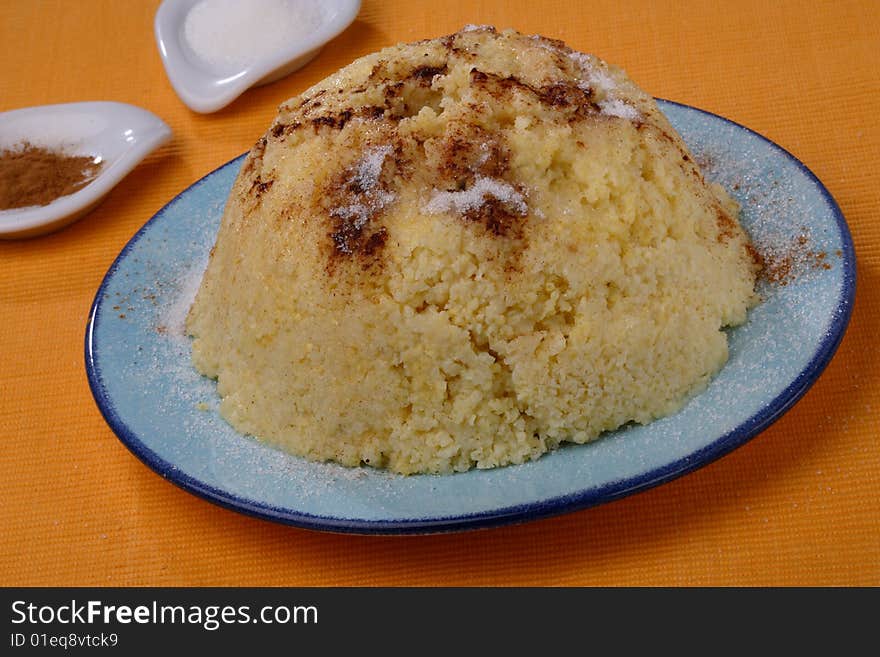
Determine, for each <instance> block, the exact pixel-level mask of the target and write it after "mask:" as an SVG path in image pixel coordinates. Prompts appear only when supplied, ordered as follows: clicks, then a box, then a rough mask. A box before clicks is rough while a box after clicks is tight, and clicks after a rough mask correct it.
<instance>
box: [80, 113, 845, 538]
mask: <svg viewBox="0 0 880 657" xmlns="http://www.w3.org/2000/svg"><path fill="white" fill-rule="evenodd" d="M656 101H657V103H658V106H659V107H660V109H661V111H662V109H663V106H664V105H671V106H677V107H680V108H684V109H686V110H691V111H694V112H697V113H698V114H704V115H707V116H709V117H712V118H713V119H719V120H721V121H722V122H724V123H727V124H731V125H732V126H734V127H735V128H737V129H739V130H742V131H745V132H747V133H750V134H751V135H753V136H755V137H757V138H758V139H760V140H761V141H763V142H765V143H766V144H768V145H769V146H770V147H771V148H772V149H774V150H775V151H777V152H778V153H779V154H781V155H783V156H784V157H785V158H786V159H788V160H790V161H791V162H793V163H794V164H795V165H796V166H797V168H798V169H800V171H801V172H802V173H803V174H805V175H806V176H807V178H808V179H809V180H810V182H812V183H813V185H815V187H816V188H817V189H818V191H819V192H820V194H821V196H822V197H823V199H824V201H825V203H826V204H827V206H828V207H829V208H830V209H831V211H832V215H833V217H834V221H835V224H836V227H837V230H838V234H839V236H840V241H841V245H840V250H841V256H840V261H841V267H842V278H843V281H842V288H841V293H840V297H839V299H838V303H837V307H836V308H834V309H833V310H832V311H831V312H832V321H831V325H830V326H829V328H828V330H827V331H826V333H825V335H824V336H823V338H822V340H821V342H820V343H819V345H818V347H817V349H816V350H815V352H814V353H813V355H812V357H811V358H810V360H809V362H808V363H807V364H806V365H805V366H804V367H803V368H802V369H801V371H800V372H799V373H798V374H797V376H795V377H794V378H793V379H792V381H791V382H790V383H789V384H788V385H787V386H786V387H785V388H784V389H783V390H782V391H781V392H780V393H779V394H778V395H776V396H775V397H774V398H773V399H772V400H771V401H770V402H768V403H767V404H764V405H763V406H762V407H761V408H760V409H759V410H758V411H757V412H756V413H753V414H751V415H750V416H749V417H748V418H746V419H745V420H743V421H742V422H740V423H738V424H737V426H735V427H734V428H733V429H731V430H730V431H728V432H726V433H724V434H722V435H720V436H718V437H717V438H716V439H714V440H713V441H712V442H711V443H709V444H708V445H706V446H704V447H702V448H700V449H698V450H696V451H694V452H691V453H689V454H687V455H686V456H684V457H681V458H678V459H676V460H674V461H671V462H669V463H666V464H664V465H661V466H659V467H655V468H652V469H650V470H647V471H645V472H641V473H639V474H638V475H636V476H631V477H628V478H624V479H620V480H615V481H612V482H609V483H606V484H603V485H601V486H599V487H597V488H589V489H584V490H580V491H577V492H574V493H570V494H567V495H561V496H556V497H551V498H547V499H541V500H537V501H531V502H526V503H522V504H516V505H511V506H506V507H499V508H495V509H490V510H487V511H480V512H473V513H465V514H456V515H447V516H432V517H423V518H398V519H377V520H365V519H358V518H343V517H334V516H324V515H316V514H310V513H306V512H303V511H297V510H295V509H290V508H286V507H280V506H275V505H272V504H267V503H263V502H260V501H258V500H252V499H248V498H245V497H242V496H239V495H236V494H234V493H230V492H228V491H225V490H223V489H221V488H218V487H216V486H213V485H210V484H206V483H205V482H203V481H201V480H199V479H197V478H196V477H193V476H191V475H189V474H187V473H186V472H183V471H182V470H180V469H179V468H178V467H177V466H175V465H174V464H173V463H171V462H169V461H167V460H166V459H164V458H163V457H161V456H159V455H158V454H157V453H156V452H155V451H154V450H153V449H151V448H150V447H148V446H147V445H146V444H145V443H144V442H143V441H142V440H141V439H140V437H139V436H138V435H137V434H136V433H135V432H133V431H132V430H130V429H129V428H128V426H127V425H126V424H125V422H124V421H123V420H122V418H121V417H120V416H119V415H118V413H117V412H116V408H115V406H114V404H113V401H112V399H111V398H110V396H109V394H108V392H107V390H106V388H105V386H104V385H103V382H102V379H101V368H100V363H99V361H100V356H99V355H98V354H97V352H96V351H95V349H94V342H93V338H94V332H95V327H96V325H97V323H98V322H99V321H100V315H99V313H98V310H99V308H100V306H101V304H102V301H103V297H104V293H105V290H106V287H107V286H108V284H109V282H110V279H111V278H112V277H113V274H114V273H115V272H116V271H117V269H118V268H119V266H120V264H121V263H122V262H123V261H124V260H125V258H126V257H127V256H128V254H129V252H130V251H131V250H132V249H133V248H134V246H135V245H136V244H137V243H138V242H139V241H140V239H141V238H142V237H143V236H144V234H145V232H146V231H147V230H148V229H149V227H150V225H151V224H152V223H153V221H155V220H156V219H158V218H159V217H160V216H162V215H163V214H164V213H165V212H166V211H167V210H168V208H169V207H170V206H172V205H173V204H174V203H176V202H177V201H178V199H179V198H180V197H181V196H183V195H185V194H189V193H191V192H192V191H193V190H195V189H197V188H198V187H200V186H201V185H202V184H204V183H205V182H206V181H207V179H209V178H210V177H212V176H213V175H215V174H217V173H218V172H220V171H221V170H223V169H226V168H227V167H230V166H235V165H236V164H237V163H239V162H241V161H242V160H243V159H244V158H245V157H246V156H247V152H245V153H243V154H241V155H239V156H237V157H235V158H233V159H231V160H229V161H228V162H225V163H224V164H222V165H220V166H218V167H217V168H215V169H213V170H212V171H210V172H209V173H207V174H205V175H204V176H202V177H201V178H199V179H198V180H196V181H195V182H194V183H192V184H191V185H189V186H188V187H186V188H185V189H184V190H182V191H181V192H180V193H178V194H177V195H175V196H174V198H172V199H171V200H169V201H168V202H167V203H166V204H165V205H163V206H162V208H161V209H159V210H158V211H157V212H155V213H154V214H153V216H152V217H150V219H149V220H148V221H147V222H146V223H144V225H143V226H141V227H140V228H139V229H138V231H137V232H136V233H135V234H134V235H133V236H132V237H131V238H130V239H129V241H128V242H127V243H126V244H125V246H124V247H123V248H122V250H121V251H120V253H119V254H118V255H117V256H116V258H115V259H114V260H113V262H112V264H111V265H110V267H109V268H108V269H107V272H106V274H105V275H104V277H103V279H102V281H101V284H100V286H99V287H98V290H97V292H96V294H95V298H94V300H93V302H92V305H91V309H90V311H89V315H88V319H87V323H86V331H85V368H86V376H87V378H88V383H89V388H90V389H91V392H92V395H93V397H94V399H95V402H96V404H97V406H98V409H99V411H100V412H101V414H102V415H103V417H104V420H105V421H106V422H107V424H108V425H109V427H110V429H111V430H112V431H113V433H114V434H115V435H116V436H117V438H118V439H119V440H120V442H122V443H123V444H124V445H125V446H126V448H128V450H129V451H130V452H131V453H132V454H134V456H136V457H137V458H138V459H139V460H140V461H141V462H142V463H144V464H145V465H146V466H147V467H149V468H150V469H151V470H153V471H154V472H155V473H157V474H159V475H160V476H161V477H162V478H163V479H165V480H167V481H170V482H171V483H173V484H175V485H176V486H178V487H179V488H181V489H183V490H185V491H187V492H189V493H192V494H194V495H196V496H198V497H200V498H202V499H205V500H207V501H209V502H212V503H214V504H216V505H218V506H220V507H222V508H225V509H229V510H232V511H236V512H239V513H242V514H244V515H247V516H251V517H255V518H260V519H262V520H268V521H272V522H276V523H281V524H284V525H289V526H294V527H299V528H303V529H309V530H315V531H323V532H331V533H338V534H381V535H402V534H437V533H452V532H461V531H467V530H475V529H488V528H492V527H498V526H503V525H512V524H519V523H524V522H529V521H535V520H540V519H545V518H550V517H553V516H558V515H562V514H567V513H572V512H574V511H580V510H583V509H587V508H590V507H593V506H598V505H600V504H605V503H608V502H612V501H614V500H617V499H621V498H623V497H628V496H630V495H633V494H635V493H639V492H643V491H646V490H649V489H651V488H654V487H656V486H659V485H661V484H664V483H668V482H670V481H672V480H674V479H678V478H679V477H682V476H684V475H686V474H688V473H690V472H693V471H695V470H698V469H700V468H703V467H705V466H707V465H709V464H711V463H712V462H714V461H716V460H718V459H720V458H721V457H723V456H725V455H726V454H729V453H730V452H732V451H733V450H734V449H736V448H738V447H741V446H742V445H744V444H745V443H747V442H749V441H750V440H751V439H752V438H754V437H755V436H757V435H758V434H760V433H762V432H763V431H765V430H766V429H767V428H769V427H770V426H771V425H772V424H774V423H775V422H776V421H777V420H778V419H779V418H780V417H782V416H783V415H784V414H785V413H786V412H788V411H789V410H790V409H791V408H792V407H793V406H794V405H795V404H796V403H797V402H798V401H800V399H801V398H802V397H803V396H804V395H805V394H806V392H807V391H808V390H809V389H810V387H812V385H813V384H814V383H815V382H816V381H817V380H818V378H819V376H820V375H821V374H822V372H823V371H824V370H825V368H826V367H827V366H828V364H829V363H830V362H831V359H832V358H833V357H834V354H835V353H836V351H837V349H838V347H839V346H840V343H841V341H842V340H843V337H844V335H845V334H846V331H847V329H848V327H849V321H850V317H851V315H852V310H853V306H854V303H855V294H856V255H855V247H854V243H853V240H852V235H851V233H850V230H849V226H848V225H847V223H846V219H845V217H844V215H843V212H842V211H841V210H840V207H839V205H838V204H837V201H836V200H835V199H834V197H833V196H832V195H831V193H830V192H829V191H828V189H827V188H826V187H825V185H824V184H823V183H822V181H821V180H819V178H818V177H817V176H816V174H814V173H813V172H812V171H811V170H810V169H809V168H808V167H807V166H806V165H805V164H804V163H803V162H802V161H801V160H800V159H799V158H797V157H795V156H794V155H793V154H792V153H791V152H789V151H788V150H786V149H785V148H783V147H782V146H780V145H779V144H777V143H776V142H774V141H772V140H771V139H769V138H768V137H765V136H764V135H762V134H760V133H759V132H756V131H755V130H752V129H751V128H748V127H746V126H744V125H742V124H740V123H737V122H736V121H732V120H731V119H728V118H726V117H724V116H721V115H719V114H716V113H714V112H710V111H708V110H704V109H700V108H697V107H694V106H692V105H687V104H684V103H679V102H676V101H671V100H666V99H663V98H656ZM508 467H515V466H508ZM416 476H435V475H416ZM436 476H439V475H436Z"/></svg>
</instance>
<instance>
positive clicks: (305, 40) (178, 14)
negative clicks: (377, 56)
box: [154, 0, 361, 113]
mask: <svg viewBox="0 0 880 657" xmlns="http://www.w3.org/2000/svg"><path fill="white" fill-rule="evenodd" d="M201 1H203V0H165V1H164V2H163V3H162V4H161V5H160V6H159V9H158V11H157V12H156V19H155V25H154V27H155V34H156V43H157V45H158V47H159V54H160V55H161V57H162V63H163V64H164V66H165V71H166V73H167V74H168V79H169V80H170V81H171V86H172V87H174V91H175V92H176V93H177V95H178V96H179V97H180V99H181V100H182V101H183V102H184V103H185V104H186V105H187V106H188V107H189V108H190V109H192V110H194V111H196V112H201V113H210V112H215V111H217V110H219V109H221V108H223V107H225V106H226V105H228V104H229V103H231V102H232V101H233V100H235V99H236V98H238V96H240V95H241V94H242V93H244V92H245V91H246V90H247V89H249V88H250V87H253V86H257V85H261V84H267V83H269V82H274V81H275V80H278V79H280V78H282V77H284V76H285V75H289V74H290V73H292V72H293V71H295V70H297V69H299V68H302V67H303V66H305V65H306V64H307V63H308V62H310V61H311V60H312V59H313V58H314V57H315V56H317V54H318V53H319V52H320V51H321V48H322V47H323V46H324V45H325V44H326V43H327V42H328V41H330V40H331V39H333V38H334V37H336V36H337V35H338V34H340V33H341V32H342V31H343V30H345V28H347V27H348V26H349V25H350V24H351V23H352V22H353V21H354V19H355V17H356V16H357V14H358V12H359V11H360V7H361V3H360V0H322V1H321V2H316V3H315V4H317V5H320V8H321V13H322V20H321V22H320V24H319V26H318V27H317V28H316V29H314V30H313V31H311V32H309V33H308V34H306V35H304V36H302V37H299V38H296V39H294V40H292V41H291V42H290V43H289V45H287V46H286V47H284V48H283V49H281V50H279V51H277V52H273V53H272V54H271V55H269V56H266V57H263V58H261V59H259V60H258V61H256V62H254V63H252V64H250V65H243V66H240V67H237V68H235V67H233V69H228V68H227V69H226V70H222V68H221V67H218V66H211V65H210V64H209V63H207V62H205V61H204V60H203V59H201V58H199V56H198V55H197V54H196V53H195V52H194V51H193V49H192V48H191V47H190V46H189V45H188V43H187V40H186V37H185V33H184V26H185V22H186V18H187V15H188V14H189V12H190V11H191V10H192V9H193V7H195V6H196V5H197V4H198V3H199V2H201ZM209 1H210V0H209Z"/></svg>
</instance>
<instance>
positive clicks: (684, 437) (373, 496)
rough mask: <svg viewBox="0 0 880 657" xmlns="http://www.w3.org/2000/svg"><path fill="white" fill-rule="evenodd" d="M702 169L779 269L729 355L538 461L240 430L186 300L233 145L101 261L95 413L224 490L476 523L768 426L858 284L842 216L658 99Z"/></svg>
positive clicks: (789, 175)
mask: <svg viewBox="0 0 880 657" xmlns="http://www.w3.org/2000/svg"><path fill="white" fill-rule="evenodd" d="M660 107H661V109H662V110H663V112H664V113H665V114H666V115H667V116H668V117H669V119H670V121H671V122H672V124H673V125H674V126H675V128H676V129H677V130H678V131H679V132H680V133H681V134H682V136H683V137H684V139H685V141H686V142H687V143H688V145H689V146H690V148H691V150H692V152H693V153H694V155H695V157H696V158H697V159H698V160H699V161H700V163H701V164H702V165H703V167H704V170H705V171H707V172H708V174H709V175H708V177H710V178H714V179H716V180H717V181H718V182H720V183H722V184H723V185H724V186H725V187H727V188H728V190H731V192H732V194H733V195H734V196H735V197H736V198H737V200H738V201H739V202H740V203H741V204H742V206H743V216H742V219H743V223H744V225H745V226H746V228H747V229H748V230H749V231H750V233H751V234H752V236H753V239H754V240H755V242H756V243H757V244H758V245H759V246H760V248H761V249H762V250H764V252H765V255H766V256H767V258H768V260H769V261H770V264H771V266H772V267H773V272H774V274H775V278H776V279H778V280H777V281H776V282H770V283H764V284H762V288H761V292H762V294H763V296H764V297H765V300H764V301H763V303H761V305H759V306H758V307H757V308H755V309H754V311H752V313H751V314H750V317H749V320H748V322H747V323H746V324H744V325H743V326H741V327H739V328H737V329H735V330H732V331H730V360H729V362H728V363H727V364H726V365H725V367H724V368H723V369H722V371H721V372H720V373H719V375H718V376H717V377H716V378H715V379H714V380H713V381H712V383H711V384H710V386H709V387H708V389H707V390H706V391H705V392H704V393H703V394H701V395H699V396H698V397H695V398H694V399H693V400H692V401H691V402H690V403H688V404H687V405H686V406H685V407H684V409H682V410H681V411H680V412H679V413H677V414H676V415H674V416H671V417H668V418H665V419H661V420H658V421H656V422H653V423H651V424H649V425H647V426H627V427H625V428H623V429H621V430H619V431H616V432H613V433H609V434H607V435H605V436H603V437H602V438H601V439H599V440H598V441H596V442H594V443H591V444H588V445H579V446H574V445H572V446H566V447H563V448H562V449H559V450H557V451H555V452H553V453H550V454H547V455H546V456H544V457H542V458H541V459H539V460H538V461H535V462H532V463H527V464H525V465H519V466H512V467H506V468H500V469H495V470H487V471H480V470H477V471H470V472H467V473H463V474H456V475H448V476H433V475H419V476H410V477H403V476H398V475H393V474H389V473H386V472H382V471H375V470H369V469H348V468H344V467H341V466H337V465H334V464H316V463H311V462H307V461H305V460H303V459H300V458H297V457H294V456H289V455H287V454H284V453H281V452H279V451H277V450H275V449H272V448H270V447H267V446H265V445H262V444H260V443H259V442H257V441H256V440H254V439H251V438H248V437H245V436H242V435H240V434H239V433H237V432H236V431H234V430H233V429H232V428H231V427H230V426H229V425H227V424H226V423H225V422H224V421H223V419H222V418H221V417H220V416H219V415H218V413H217V407H218V399H217V394H216V389H215V384H214V382H212V381H209V380H207V379H205V378H203V377H201V376H199V374H198V373H196V372H195V371H194V370H193V369H192V367H191V366H190V364H189V362H190V358H189V350H190V343H189V338H187V337H186V336H185V335H184V334H183V331H182V322H183V317H184V315H185V313H186V310H187V308H188V304H189V303H190V301H191V299H192V297H193V296H194V293H195V289H196V287H197V285H198V282H199V280H200V276H201V272H202V271H203V269H204V266H205V263H206V260H207V254H208V251H209V250H210V249H211V247H212V246H213V242H214V239H215V236H216V233H217V228H218V226H219V222H220V217H221V214H222V211H223V206H224V203H225V200H226V196H227V194H228V192H229V189H230V187H231V185H232V183H233V180H234V179H235V177H236V175H237V173H238V171H239V168H240V166H241V163H242V158H238V159H236V160H233V161H232V162H229V163H228V164H226V165H224V166H222V167H221V168H219V169H217V170H216V171H214V172H213V173H211V174H209V175H208V176H206V177H205V178H203V179H202V180H200V181H199V182H197V183H196V184H194V185H193V186H192V187H190V188H189V189H187V190H186V191H184V192H183V193H182V194H180V195H179V196H178V197H177V198H175V199H174V200H173V201H171V202H170V203H169V204H168V205H166V206H165V207H164V208H163V209H162V210H160V211H159V212H158V213H157V214H156V216H154V217H153V218H152V219H151V220H150V221H149V222H147V224H146V225H145V226H144V227H143V228H142V229H141V230H140V231H138V233H137V234H136V235H135V236H134V237H133V238H132V240H131V241H130V242H129V243H128V245H127V246H126V247H125V248H124V249H123V251H122V253H121V254H120V255H119V257H118V258H117V259H116V261H115V262H114V263H113V265H112V266H111V267H110V270H109V272H108V273H107V276H106V278H105V279H104V281H103V283H102V284H101V287H100V289H99V290H98V293H97V296H96V298H95V302H94V305H93V307H92V310H91V315H90V317H89V322H88V326H87V331H86V344H85V347H86V369H87V372H88V378H89V383H90V385H91V388H92V393H93V394H94V396H95V400H96V401H97V404H98V406H99V407H100V409H101V412H102V413H103V414H104V417H105V418H106V420H107V422H108V423H109V425H110V427H111V428H112V429H113V431H114V432H115V433H116V434H117V435H118V436H119V438H120V439H121V440H122V442H123V443H125V445H126V446H127V447H128V448H129V449H130V450H131V451H132V452H133V453H134V454H135V455H136V456H137V457H138V458H140V459H141V460H142V461H144V462H145V463H146V464H147V465H148V466H150V467H151V468H152V469H153V470H155V471H156V472H157V473H158V474H160V475H161V476H163V477H165V478H167V479H169V480H171V481H172V482H174V483H176V484H177V485H179V486H180V487H182V488H184V489H185V490H188V491H190V492H192V493H195V494H197V495H200V496H202V497H204V498H206V499H208V500H210V501H212V502H215V503H217V504H220V505H222V506H225V507H228V508H231V509H235V510H237V511H241V512H244V513H247V514H251V515H254V516H258V517H261V518H266V519H269V520H274V521H278V522H283V523H288V524H291V525H297V526H300V527H307V528H311V529H320V530H328V531H336V532H353V533H379V534H405V533H428V532H443V531H454V530H464V529H473V528H479V527H489V526H494V525H501V524H505V523H512V522H522V521H526V520H534V519H537V518H542V517H546V516H550V515H554V514H559V513H563V512H568V511H574V510H577V509H583V508H585V507H589V506H592V505H595V504H600V503H603V502H608V501H610V500H614V499H616V498H620V497H623V496H625V495H629V494H631V493H635V492H637V491H642V490H645V489H647V488H650V487H652V486H655V485H657V484H661V483H663V482H666V481H669V480H671V479H673V478H676V477H678V476H680V475H683V474H685V473H687V472H689V471H692V470H694V469H696V468H699V467H701V466H703V465H706V464H707V463H709V462H711V461H713V460H714V459H717V458H718V457H720V456H722V455H724V454H726V453H727V452H729V451H730V450H732V449H734V448H736V447H738V446H739V445H742V444H743V443H744V442H746V441H747V440H749V439H750V438H752V437H753V436H755V435H756V434H758V433H759V432H760V431H762V430H763V429H765V428H767V427H768V426H769V425H770V424H771V423H772V422H774V421H775V420H777V419H778V418H779V417H780V416H781V415H782V414H783V413H785V412H786V411H787V410H788V409H789V408H791V406H792V405H793V404H794V403H795V402H796V401H797V400H798V399H799V398H800V397H801V396H802V395H803V394H804V393H805V392H806V390H807V389H808V388H809V387H810V385H812V384H813V382H814V381H815V380H816V379H817V377H818V376H819V374H820V373H821V372H822V370H823V369H824V368H825V366H826V365H827V364H828V362H829V360H830V359H831V357H832V355H833V354H834V352H835V350H836V348H837V345H838V344H839V342H840V340H841V338H842V337H843V333H844V330H845V329H846V325H847V323H848V321H849V316H850V311H851V308H852V304H853V297H854V294H855V256H854V252H853V246H852V240H851V237H850V235H849V231H848V229H847V226H846V223H845V221H844V218H843V216H842V215H841V213H840V210H839V209H838V207H837V205H836V203H835V202H834V200H833V199H832V198H831V196H830V195H829V193H828V191H827V190H826V189H825V188H824V187H823V186H822V184H821V183H820V182H819V180H817V179H816V177H815V176H814V175H813V174H812V173H811V172H810V171H809V170H808V169H807V168H806V167H805V166H804V165H803V164H801V163H800V162H799V161H798V160H796V159H795V158H794V157H792V156H791V155H790V154H789V153H787V152H786V151H784V150H783V149H782V148H780V147H779V146H776V145H775V144H773V143H771V142H770V141H768V140H767V139H765V138H763V137H761V136H760V135H758V134H756V133H754V132H752V131H750V130H748V129H746V128H744V127H742V126H740V125H737V124H735V123H732V122H730V121H727V120H726V119H723V118H721V117H718V116H715V115H712V114H708V113H706V112H703V111H700V110H697V109H694V108H691V107H687V106H684V105H679V104H676V103H671V102H668V101H660Z"/></svg>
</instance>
